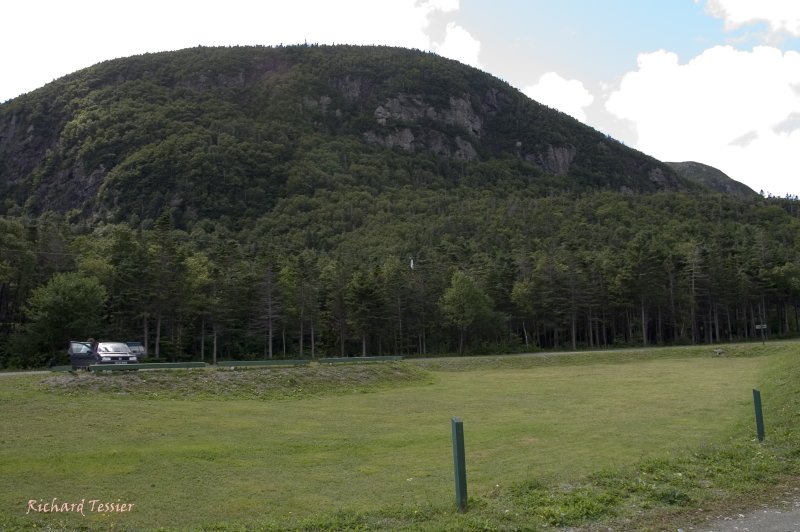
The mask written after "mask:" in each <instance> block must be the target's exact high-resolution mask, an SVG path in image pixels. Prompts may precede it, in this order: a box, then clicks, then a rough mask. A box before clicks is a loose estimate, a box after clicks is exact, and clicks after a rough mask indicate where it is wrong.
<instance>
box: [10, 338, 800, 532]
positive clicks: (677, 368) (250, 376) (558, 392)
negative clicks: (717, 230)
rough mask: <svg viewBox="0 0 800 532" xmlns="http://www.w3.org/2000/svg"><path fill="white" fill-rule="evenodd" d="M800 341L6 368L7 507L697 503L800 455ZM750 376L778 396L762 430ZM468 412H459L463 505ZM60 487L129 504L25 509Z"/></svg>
mask: <svg viewBox="0 0 800 532" xmlns="http://www.w3.org/2000/svg"><path fill="white" fill-rule="evenodd" d="M799 347H800V346H798V344H797V343H794V342H786V343H771V344H767V345H766V346H762V345H726V346H723V348H722V350H721V352H720V351H717V352H715V351H714V350H712V349H710V348H688V347H687V348H667V349H649V350H644V349H642V350H631V351H617V352H597V353H576V354H560V355H555V356H554V355H547V356H543V355H509V356H502V357H461V358H440V359H418V360H407V361H404V362H392V363H380V364H365V365H342V366H323V365H316V364H312V365H311V366H305V367H298V368H280V369H279V368H267V369H248V370H217V369H205V370H190V371H169V372H163V373H162V372H145V371H139V372H131V373H127V372H121V373H117V372H114V373H110V374H100V375H94V374H77V375H70V374H66V375H58V374H51V375H27V376H18V377H4V378H3V379H2V380H0V406H2V408H3V409H4V413H5V415H4V421H3V436H2V438H1V439H2V445H1V446H0V473H2V475H0V479H1V480H0V494H2V495H0V525H2V526H3V527H6V528H9V529H13V528H30V527H32V526H33V525H34V524H35V525H36V526H37V527H44V528H47V527H50V528H56V529H59V528H63V529H74V528H81V527H88V528H91V529H97V528H100V529H105V528H112V527H113V528H114V529H142V528H145V529H149V528H157V527H165V529H167V530H171V529H174V530H182V529H185V528H193V529H209V530H211V529H213V530H253V529H256V530H258V529H262V530H283V529H298V530H320V529H329V530H341V529H409V530H417V529H427V530H442V529H450V530H470V529H510V530H513V529H526V530H527V529H541V528H549V527H559V526H563V527H567V526H569V527H579V528H592V527H594V526H599V525H601V524H602V525H603V526H612V527H614V528H616V529H631V530H634V529H635V530H640V529H647V528H654V529H661V528H665V527H671V526H673V525H676V526H682V525H687V524H690V523H693V522H700V521H702V520H703V519H705V518H706V517H707V516H709V515H716V514H714V513H713V512H715V511H721V510H720V509H722V508H725V507H726V506H734V507H736V508H737V509H738V508H740V507H741V506H742V505H745V506H746V505H747V504H748V501H751V502H752V501H754V500H756V498H757V497H758V496H759V495H758V494H759V493H760V492H761V491H763V490H765V489H767V488H770V487H771V486H772V485H774V484H775V483H778V482H782V481H786V480H787V479H789V478H791V477H792V475H794V474H796V473H797V472H798V465H799V464H800V463H799V462H798V455H797V452H796V448H797V447H798V436H797V430H796V426H797V416H798V412H800V403H798V397H800V390H799V389H798V388H800V385H798V383H800V365H799V364H798V363H797V360H796V353H797V350H798V348H799ZM751 388H760V389H761V391H762V394H763V397H764V405H765V417H766V424H767V439H766V441H765V442H764V443H758V442H757V441H755V430H754V424H753V421H752V418H753V414H752V396H751ZM267 389H270V390H271V391H270V392H266V390H267ZM454 415H458V416H460V417H462V418H463V419H464V426H465V439H466V449H467V474H468V486H469V488H468V489H469V495H470V501H469V509H468V511H467V512H466V513H464V514H458V513H456V512H455V504H454V502H455V501H454V490H453V479H452V474H453V473H452V454H451V453H452V447H451V442H450V426H449V423H450V418H451V417H452V416H454ZM52 497H58V498H59V499H60V500H63V501H72V500H76V499H77V500H80V499H81V498H90V497H91V498H98V497H99V498H104V497H107V498H111V499H112V500H114V501H117V500H119V501H120V502H123V503H125V502H129V503H135V504H136V506H135V508H136V511H134V512H130V513H125V514H107V515H87V516H85V517H84V516H75V515H68V514H41V513H40V514H36V515H33V514H28V515H25V508H26V506H25V505H26V502H27V501H28V500H29V499H39V498H41V499H47V498H52Z"/></svg>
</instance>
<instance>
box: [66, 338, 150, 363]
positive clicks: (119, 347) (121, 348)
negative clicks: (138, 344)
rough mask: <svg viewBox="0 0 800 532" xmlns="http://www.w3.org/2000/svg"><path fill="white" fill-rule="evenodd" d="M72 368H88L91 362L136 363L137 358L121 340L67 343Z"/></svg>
mask: <svg viewBox="0 0 800 532" xmlns="http://www.w3.org/2000/svg"><path fill="white" fill-rule="evenodd" d="M69 360H70V364H72V369H78V368H85V369H88V368H89V366H91V365H92V364H136V363H137V362H138V361H139V360H138V359H137V358H136V355H135V354H133V353H132V352H131V349H130V348H129V347H128V345H127V344H125V343H123V342H96V343H92V342H79V341H71V342H70V343H69Z"/></svg>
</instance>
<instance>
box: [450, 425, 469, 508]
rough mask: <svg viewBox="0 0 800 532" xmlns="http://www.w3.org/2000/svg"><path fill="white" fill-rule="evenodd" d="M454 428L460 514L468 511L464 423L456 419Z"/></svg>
mask: <svg viewBox="0 0 800 532" xmlns="http://www.w3.org/2000/svg"><path fill="white" fill-rule="evenodd" d="M452 426H453V465H454V471H455V479H456V507H457V508H458V511H459V512H466V511H467V459H466V456H465V454H464V422H463V421H461V418H457V417H454V418H453V421H452Z"/></svg>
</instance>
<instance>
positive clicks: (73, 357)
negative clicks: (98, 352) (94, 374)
mask: <svg viewBox="0 0 800 532" xmlns="http://www.w3.org/2000/svg"><path fill="white" fill-rule="evenodd" d="M67 353H69V363H70V364H72V369H78V368H84V369H89V366H91V365H92V364H94V353H93V352H92V344H91V342H77V341H75V340H73V341H71V342H70V343H69V349H68V350H67Z"/></svg>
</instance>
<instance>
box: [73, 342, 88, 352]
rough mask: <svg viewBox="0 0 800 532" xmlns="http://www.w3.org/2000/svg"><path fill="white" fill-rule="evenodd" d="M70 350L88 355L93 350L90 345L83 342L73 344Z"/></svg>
mask: <svg viewBox="0 0 800 532" xmlns="http://www.w3.org/2000/svg"><path fill="white" fill-rule="evenodd" d="M70 349H71V350H72V352H73V353H88V352H89V351H91V350H92V348H91V346H90V345H89V344H85V343H83V342H72V343H70Z"/></svg>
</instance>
